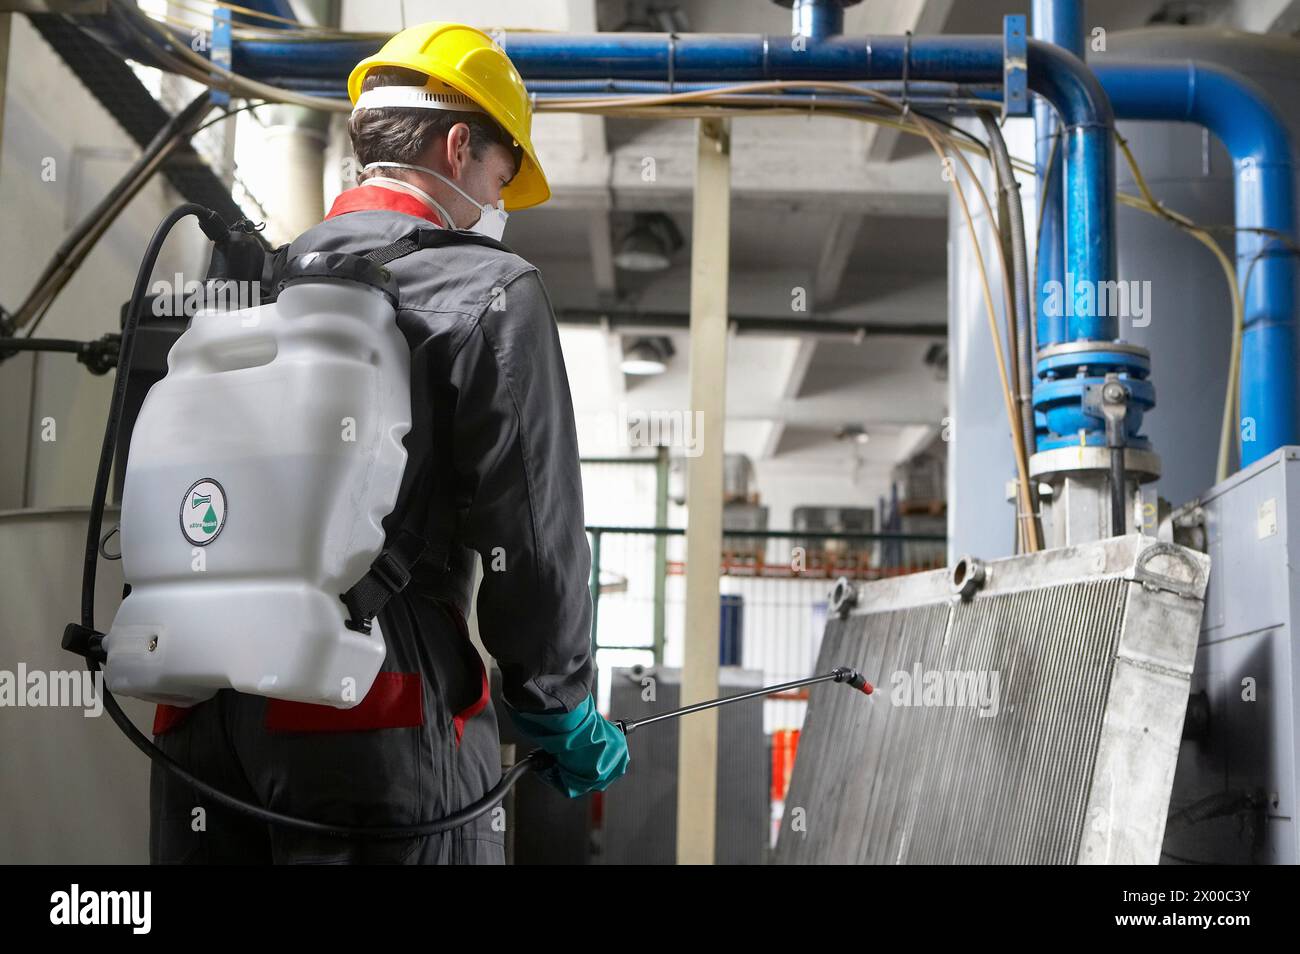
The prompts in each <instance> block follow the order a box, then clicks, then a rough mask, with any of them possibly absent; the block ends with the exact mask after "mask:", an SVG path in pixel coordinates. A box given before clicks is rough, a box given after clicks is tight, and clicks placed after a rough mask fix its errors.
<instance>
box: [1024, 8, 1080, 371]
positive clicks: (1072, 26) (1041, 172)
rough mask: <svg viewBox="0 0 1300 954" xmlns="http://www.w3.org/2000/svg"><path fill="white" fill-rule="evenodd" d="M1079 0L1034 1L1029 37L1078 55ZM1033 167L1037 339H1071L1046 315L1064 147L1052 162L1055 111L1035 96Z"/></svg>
mask: <svg viewBox="0 0 1300 954" xmlns="http://www.w3.org/2000/svg"><path fill="white" fill-rule="evenodd" d="M1082 6H1083V5H1082V4H1081V3H1079V2H1078V0H1034V4H1033V34H1034V38H1035V39H1038V40H1042V41H1044V42H1047V43H1054V44H1056V45H1057V46H1059V47H1061V48H1063V49H1066V50H1068V51H1070V52H1071V53H1073V54H1074V55H1075V56H1077V57H1078V58H1079V59H1080V60H1082V59H1083V58H1084V53H1083V9H1082ZM1034 129H1035V159H1036V162H1035V166H1036V172H1037V179H1038V196H1039V198H1038V201H1039V202H1040V203H1041V206H1042V207H1041V211H1040V216H1041V218H1042V223H1041V228H1040V229H1039V231H1038V246H1037V253H1036V255H1037V260H1038V273H1037V277H1036V278H1037V284H1038V295H1037V303H1038V304H1037V309H1036V313H1037V315H1038V318H1037V339H1038V347H1040V348H1045V347H1047V346H1048V345H1053V344H1059V343H1061V342H1065V341H1072V340H1074V338H1073V336H1072V332H1071V330H1070V329H1069V328H1068V327H1067V318H1066V317H1065V315H1064V312H1063V311H1062V314H1060V315H1055V314H1050V313H1049V312H1051V311H1052V310H1053V309H1052V308H1051V307H1049V305H1048V299H1049V287H1050V286H1049V284H1048V283H1049V282H1051V281H1058V282H1059V281H1061V280H1062V279H1063V276H1064V275H1065V273H1066V271H1067V269H1066V267H1065V229H1064V228H1062V225H1061V216H1062V208H1063V205H1064V196H1065V181H1064V179H1065V176H1064V161H1063V158H1064V157H1063V152H1064V144H1062V145H1061V146H1058V147H1057V150H1056V155H1055V157H1053V158H1052V161H1051V166H1050V168H1049V166H1048V159H1049V157H1052V140H1053V137H1054V136H1055V134H1056V116H1055V115H1054V113H1053V110H1052V104H1051V103H1049V102H1048V101H1047V100H1046V99H1044V98H1042V97H1039V98H1038V99H1036V100H1035V101H1034Z"/></svg>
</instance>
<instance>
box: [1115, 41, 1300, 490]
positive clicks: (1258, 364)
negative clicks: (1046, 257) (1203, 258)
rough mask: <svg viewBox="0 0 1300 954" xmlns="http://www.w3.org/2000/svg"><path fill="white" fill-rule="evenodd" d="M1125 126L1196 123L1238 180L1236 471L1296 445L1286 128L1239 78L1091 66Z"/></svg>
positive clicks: (1191, 69)
mask: <svg viewBox="0 0 1300 954" xmlns="http://www.w3.org/2000/svg"><path fill="white" fill-rule="evenodd" d="M1095 72H1096V74H1097V77H1098V79H1099V80H1100V81H1101V83H1102V85H1103V86H1104V87H1105V89H1106V91H1107V92H1108V93H1109V94H1110V95H1111V99H1112V102H1113V104H1114V107H1115V112H1116V113H1117V114H1118V115H1119V116H1121V117H1123V118H1125V119H1145V120H1166V121H1182V122H1191V123H1196V124H1198V125H1200V126H1203V127H1205V128H1206V129H1208V130H1209V131H1210V132H1212V133H1214V134H1215V136H1217V137H1218V138H1219V140H1220V141H1222V142H1223V144H1224V146H1225V147H1226V148H1227V150H1228V152H1229V154H1230V155H1231V156H1232V163H1233V170H1234V177H1235V187H1234V192H1235V216H1234V218H1235V225H1236V227H1237V228H1238V229H1239V230H1242V231H1238V232H1237V236H1236V255H1237V278H1238V281H1239V283H1240V284H1241V288H1242V296H1243V307H1244V329H1243V333H1242V356H1241V384H1240V392H1239V393H1240V402H1241V428H1242V444H1241V447H1242V453H1241V464H1242V466H1243V467H1246V466H1249V465H1250V464H1252V463H1254V462H1255V461H1257V460H1259V459H1260V458H1261V457H1265V456H1267V455H1268V454H1270V453H1272V452H1273V451H1274V450H1276V449H1277V448H1279V447H1281V446H1283V445H1285V444H1294V443H1297V437H1298V436H1300V435H1298V434H1297V420H1296V400H1297V387H1296V363H1297V352H1296V331H1295V312H1296V273H1297V264H1296V255H1295V253H1294V251H1293V250H1292V249H1291V248H1289V247H1288V246H1287V244H1286V243H1285V242H1281V241H1279V240H1278V239H1277V238H1276V237H1274V236H1273V235H1270V234H1266V233H1261V232H1259V231H1248V230H1251V229H1265V230H1268V231H1269V232H1272V233H1280V234H1282V235H1284V236H1287V237H1288V238H1290V239H1291V240H1292V241H1294V238H1295V226H1296V210H1295V194H1294V183H1295V163H1294V159H1293V153H1292V143H1291V137H1290V134H1289V132H1288V130H1287V126H1286V123H1285V121H1284V120H1283V119H1282V117H1281V115H1280V114H1279V113H1278V112H1277V110H1276V108H1275V107H1274V106H1273V105H1272V103H1270V102H1269V99H1268V96H1267V94H1266V93H1265V92H1264V91H1263V90H1262V89H1260V88H1259V87H1258V86H1257V85H1255V84H1254V83H1252V82H1251V81H1250V80H1248V79H1246V78H1245V77H1243V76H1239V75H1237V74H1235V73H1233V72H1231V71H1230V70H1226V69H1223V68H1221V67H1217V66H1210V65H1206V64H1201V63H1193V62H1190V61H1181V62H1179V61H1171V62H1159V63H1130V64H1108V65H1104V66H1100V65H1099V66H1097V67H1096V70H1095Z"/></svg>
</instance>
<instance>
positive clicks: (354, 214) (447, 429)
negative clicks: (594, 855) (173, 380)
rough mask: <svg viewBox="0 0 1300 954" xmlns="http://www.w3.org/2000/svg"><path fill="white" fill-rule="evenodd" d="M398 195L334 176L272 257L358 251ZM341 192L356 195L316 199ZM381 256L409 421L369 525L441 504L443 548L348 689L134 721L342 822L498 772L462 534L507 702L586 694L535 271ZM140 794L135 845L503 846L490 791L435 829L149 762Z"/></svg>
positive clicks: (485, 262)
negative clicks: (363, 692) (425, 831)
mask: <svg viewBox="0 0 1300 954" xmlns="http://www.w3.org/2000/svg"><path fill="white" fill-rule="evenodd" d="M376 193H383V194H381V195H376ZM393 196H399V198H398V199H394V198H392V197H393ZM401 198H407V197H402V196H400V194H398V193H393V192H391V191H389V190H385V189H382V188H380V187H377V186H369V187H362V188H359V189H354V190H350V192H345V193H344V194H343V196H341V197H340V202H338V203H336V204H335V207H334V209H333V210H332V212H331V217H330V218H327V219H326V220H325V221H324V222H322V223H321V224H320V225H318V226H315V227H314V228H312V229H309V230H308V231H307V232H305V233H304V234H303V235H302V236H301V237H299V238H298V240H297V241H295V242H294V243H293V244H292V246H291V248H290V251H289V254H290V256H293V255H298V254H302V253H305V252H309V251H345V252H365V251H369V250H371V249H374V248H377V247H380V246H384V245H387V244H388V243H390V242H393V241H395V240H397V239H399V238H402V237H403V236H405V235H407V234H408V233H410V232H411V230H412V229H414V228H417V227H420V226H424V227H428V228H432V227H434V226H433V225H432V223H431V222H429V221H428V220H426V219H424V218H420V217H418V216H419V214H420V211H419V210H418V209H416V208H414V207H412V206H411V205H409V204H408V203H404V202H402V201H400V200H401ZM344 200H348V201H346V202H345V201H344ZM416 201H417V200H415V199H413V198H411V199H410V202H413V203H414V202H416ZM349 204H350V206H351V207H352V208H360V209H369V210H362V211H347V213H346V214H338V213H339V211H340V208H344V209H345V210H346V208H347V207H348V206H349ZM375 206H379V208H375ZM395 209H402V210H403V211H395ZM389 268H390V269H391V270H392V271H393V273H394V275H395V276H396V278H397V280H398V284H399V289H400V303H399V310H398V316H397V322H398V327H399V328H400V329H401V331H402V333H403V334H404V335H405V336H406V339H407V341H408V343H409V344H410V346H411V357H412V360H411V388H412V401H411V406H412V427H411V431H410V433H409V434H408V435H407V437H406V439H405V445H406V448H407V452H408V455H409V456H408V461H407V465H406V472H405V477H404V479H403V486H402V491H401V494H400V495H399V499H398V504H397V508H396V509H395V510H394V513H393V515H392V516H391V517H390V518H389V520H388V521H386V522H385V530H386V531H388V537H389V541H390V543H391V541H392V539H393V531H392V527H393V526H394V525H395V522H396V521H399V520H400V519H401V517H402V515H403V513H404V511H405V510H406V508H409V507H411V506H413V505H414V504H413V502H415V501H417V500H418V501H420V502H422V503H424V504H426V505H428V506H429V507H430V512H431V513H441V514H443V515H447V514H451V513H453V512H455V511H459V526H458V529H457V531H456V536H455V543H454V545H453V546H452V547H451V551H450V557H449V559H448V565H447V568H446V569H445V570H444V569H440V568H439V567H437V566H436V565H433V564H432V563H431V562H430V561H428V560H426V561H423V562H422V563H421V564H420V565H419V566H418V567H417V569H416V571H415V573H414V575H413V578H412V581H411V583H410V584H409V585H408V586H407V587H406V589H404V590H403V591H402V592H400V593H398V594H397V595H396V596H394V597H393V598H392V599H391V600H390V601H389V602H388V604H387V605H386V606H385V607H384V609H383V610H382V611H381V612H380V614H379V617H378V619H379V624H380V629H381V630H382V632H383V636H384V638H385V640H386V642H387V649H388V652H387V657H386V659H385V660H384V666H383V671H382V672H381V673H380V675H379V677H378V679H377V680H376V683H375V686H374V688H372V689H371V691H370V692H369V693H368V694H367V696H366V698H365V699H364V700H363V701H362V702H361V704H360V705H358V706H357V707H356V708H355V709H352V710H336V709H332V708H330V707H328V706H314V705H306V704H302V703H289V702H284V701H280V700H268V699H266V698H264V697H260V696H254V695H247V694H243V693H238V692H235V691H233V690H222V691H221V692H219V693H218V694H217V695H216V696H215V697H214V698H212V699H210V700H208V701H207V702H204V703H201V704H200V705H198V706H195V707H193V708H192V709H184V710H177V709H171V708H170V707H164V706H160V707H159V712H158V716H157V719H156V721H155V733H156V735H155V739H156V741H157V743H158V744H159V746H161V747H162V748H163V749H164V750H165V751H167V752H168V753H169V754H170V755H172V756H173V757H175V758H176V759H177V760H178V761H179V762H180V763H181V764H182V765H184V766H186V767H187V768H189V769H190V770H191V771H192V772H193V773H194V774H196V775H197V776H199V777H200V778H202V779H203V780H205V781H207V782H209V783H211V784H213V785H216V786H218V787H220V788H223V789H225V790H226V791H228V792H229V793H231V794H233V795H236V796H238V797H240V798H243V799H244V800H246V801H251V802H254V803H257V804H260V805H262V806H264V807H267V808H270V809H272V810H274V811H277V812H283V813H287V814H292V815H298V816H302V817H306V818H309V819H312V820H320V821H326V822H330V823H336V824H347V825H403V824H414V823H417V822H421V821H427V820H430V819H434V818H437V817H440V816H443V815H446V814H448V813H451V812H454V811H456V810H457V809H459V808H461V807H463V806H465V805H466V804H467V803H469V802H472V801H474V800H475V799H477V798H478V797H480V796H481V795H483V794H484V793H485V792H486V791H487V790H488V789H489V788H491V786H492V785H493V784H495V783H496V781H497V780H498V779H499V778H500V776H501V764H500V763H501V759H500V749H499V738H498V734H497V716H496V713H495V712H494V711H493V707H492V704H491V701H490V699H489V696H488V691H487V679H486V676H485V673H484V671H483V668H482V663H481V660H480V658H479V656H478V653H477V652H476V651H475V649H474V647H473V646H472V644H471V643H470V641H469V637H468V630H467V629H466V626H465V618H466V615H467V614H468V610H469V602H470V596H471V593H470V590H471V586H472V579H473V576H472V574H473V554H472V553H471V551H477V552H478V553H479V554H481V555H482V557H483V570H484V573H483V581H482V584H481V586H480V590H479V596H478V604H477V611H478V621H479V631H480V633H481V636H482V639H483V643H484V645H485V646H486V647H487V649H488V651H489V652H490V653H491V654H492V655H493V657H494V658H495V659H496V660H497V662H498V664H499V666H500V668H501V673H502V684H503V692H504V697H505V699H506V700H507V702H508V704H510V705H512V706H514V707H515V708H516V709H518V710H520V711H525V712H534V713H536V712H547V713H558V712H563V711H568V710H570V709H572V708H574V707H575V706H577V705H578V704H579V703H581V702H582V701H583V699H584V698H585V697H586V696H587V694H588V692H589V691H590V686H591V681H592V673H593V668H592V660H591V654H590V626H591V602H590V593H589V590H588V578H589V573H590V565H591V562H590V561H591V556H590V549H589V547H588V543H587V539H586V534H585V531H584V529H583V510H582V485H581V480H580V474H579V466H578V449H577V437H576V433H575V427H574V419H573V406H572V400H571V397H570V393H569V383H568V378H567V375H566V373H565V367H564V360H563V356H562V355H561V352H560V342H559V333H558V330H557V328H556V324H555V318H554V314H553V312H552V310H551V305H550V300H549V298H548V297H547V295H546V291H545V289H544V288H543V287H542V282H541V279H540V277H539V276H538V273H537V270H536V269H535V268H534V267H533V266H532V265H530V264H529V263H528V262H526V261H524V260H523V259H522V258H520V257H518V256H517V255H514V254H513V253H510V252H506V251H502V250H500V249H496V248H488V247H484V246H483V245H479V244H458V245H453V246H450V247H444V248H433V249H421V250H419V251H417V252H414V253H412V254H410V255H408V256H406V257H404V258H401V259H398V260H397V261H394V262H393V263H392V264H391V265H390V266H389ZM150 796H151V797H150V818H151V832H150V846H149V847H150V858H151V860H152V861H153V862H154V863H222V862H233V863H260V862H303V863H318V864H343V863H353V862H391V863H407V864H429V863H502V862H504V858H505V856H504V834H503V832H502V831H501V830H500V829H501V827H502V824H501V817H500V812H499V811H497V812H489V813H488V814H487V815H485V816H483V817H481V818H480V819H478V821H476V822H474V823H472V824H470V825H467V826H465V827H463V828H460V829H458V830H456V831H453V832H449V833H447V834H443V835H435V836H429V837H423V838H410V839H405V840H400V841H357V840H344V839H339V838H332V837H321V836H316V835H311V834H305V833H300V832H296V831H293V830H290V829H286V828H282V827H277V826H268V825H265V824H262V823H259V822H256V821H253V820H251V819H249V818H247V817H246V816H242V815H239V814H235V813H232V812H229V811H227V810H224V809H222V808H220V807H218V806H215V805H212V804H205V803H204V801H203V800H201V799H200V798H199V797H198V796H197V795H196V794H195V793H194V791H193V790H192V789H190V788H189V787H188V786H186V785H185V784H184V783H183V782H180V781H179V780H177V779H175V778H174V777H173V776H171V775H170V774H168V773H167V772H165V771H164V770H162V769H160V768H159V767H157V766H154V768H153V775H152V781H151V792H150ZM196 806H203V808H204V809H205V813H206V818H205V819H203V821H204V825H203V826H202V827H203V829H204V830H199V831H196V830H195V828H196V827H199V825H198V821H197V820H196V817H197V816H196V813H195V811H194V809H195V808H196Z"/></svg>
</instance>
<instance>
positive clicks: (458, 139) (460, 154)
mask: <svg viewBox="0 0 1300 954" xmlns="http://www.w3.org/2000/svg"><path fill="white" fill-rule="evenodd" d="M469 137H470V132H469V126H467V125H465V124H464V123H456V125H454V126H452V127H451V129H449V130H448V131H447V168H448V169H449V170H450V171H451V177H452V178H453V179H455V178H459V177H460V173H461V170H463V169H464V168H465V164H466V163H467V162H469V160H470V152H469Z"/></svg>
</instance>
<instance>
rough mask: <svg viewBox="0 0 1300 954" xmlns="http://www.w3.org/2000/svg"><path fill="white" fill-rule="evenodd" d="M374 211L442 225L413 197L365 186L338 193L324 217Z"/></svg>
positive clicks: (431, 210)
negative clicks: (404, 215)
mask: <svg viewBox="0 0 1300 954" xmlns="http://www.w3.org/2000/svg"><path fill="white" fill-rule="evenodd" d="M375 209H386V210H388V211H389V212H403V213H405V214H406V215H414V216H415V217H417V218H421V219H428V220H429V221H430V222H432V223H433V224H434V225H437V226H441V225H442V218H441V217H440V216H439V215H438V213H437V212H435V211H433V209H431V208H429V207H428V206H427V205H425V204H424V203H423V202H421V201H420V200H419V199H417V198H416V197H415V196H413V195H407V194H406V193H405V192H398V191H397V190H395V189H386V188H384V187H383V186H367V185H361V186H357V187H356V188H355V189H348V190H347V191H346V192H341V193H339V197H338V198H337V199H335V200H334V204H333V205H332V206H330V211H329V215H327V216H325V218H327V219H332V218H334V216H336V215H344V214H346V213H348V212H369V211H372V210H375Z"/></svg>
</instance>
